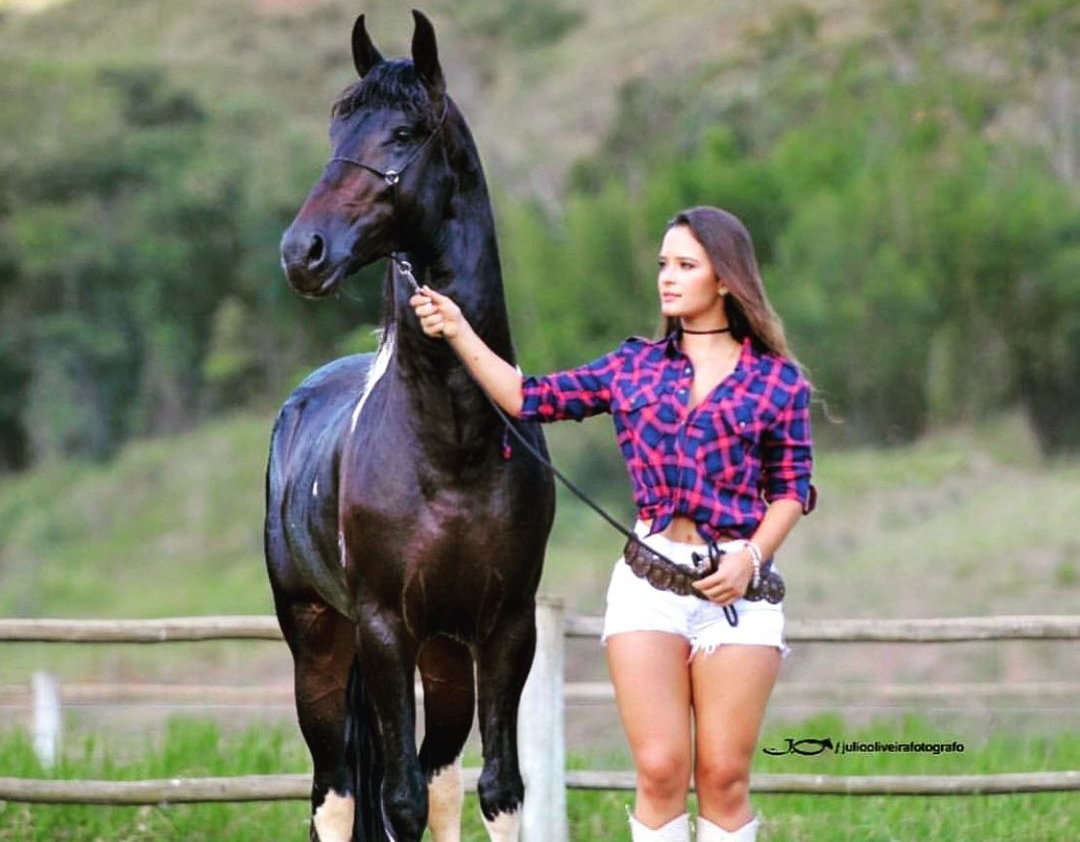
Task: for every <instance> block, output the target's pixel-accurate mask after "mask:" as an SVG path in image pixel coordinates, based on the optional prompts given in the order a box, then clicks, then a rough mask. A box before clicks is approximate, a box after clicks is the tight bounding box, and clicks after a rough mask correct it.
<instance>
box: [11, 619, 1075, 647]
mask: <svg viewBox="0 0 1080 842" xmlns="http://www.w3.org/2000/svg"><path fill="white" fill-rule="evenodd" d="M564 624H565V628H566V635H567V637H599V636H600V629H601V626H602V624H603V620H602V618H600V617H585V616H575V615H570V616H567V617H566V618H565V619H564ZM785 636H786V637H787V639H788V640H789V641H791V642H793V643H955V642H961V641H973V640H1078V639H1080V615H1068V614H1065V615H1057V616H1055V615H1033V616H1028V615H1015V616H1000V617H944V618H934V619H920V620H878V619H857V620H789V621H788V622H787V623H786V624H785ZM281 639H282V637H281V630H280V629H279V628H278V625H277V620H276V619H275V618H274V617H272V616H262V615H252V616H231V617H165V618H162V619H154V620H52V619H49V620H36V619H0V642H11V643H172V642H177V643H178V642H188V641H206V640H281Z"/></svg>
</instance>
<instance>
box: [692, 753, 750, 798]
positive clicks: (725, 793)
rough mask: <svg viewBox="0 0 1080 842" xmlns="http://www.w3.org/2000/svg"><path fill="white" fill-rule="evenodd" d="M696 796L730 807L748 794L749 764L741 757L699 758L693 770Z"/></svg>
mask: <svg viewBox="0 0 1080 842" xmlns="http://www.w3.org/2000/svg"><path fill="white" fill-rule="evenodd" d="M694 783H695V784H696V787H697V791H698V796H699V797H703V798H706V799H707V800H710V801H720V802H725V803H728V804H731V805H736V804H739V803H741V802H742V801H743V800H744V799H745V798H746V797H747V796H748V794H749V792H750V763H749V761H748V760H747V759H745V758H743V757H741V756H734V755H732V756H720V757H699V758H698V761H697V765H696V767H695V768H694Z"/></svg>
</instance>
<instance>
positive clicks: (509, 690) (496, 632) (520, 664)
mask: <svg viewBox="0 0 1080 842" xmlns="http://www.w3.org/2000/svg"><path fill="white" fill-rule="evenodd" d="M535 651H536V620H535V617H534V612H533V611H532V610H527V609H525V608H522V609H520V610H518V611H515V612H512V613H508V614H504V615H503V617H502V618H501V619H500V621H499V622H498V623H497V624H496V626H495V628H494V629H493V631H492V632H491V634H489V635H488V637H487V638H486V639H485V641H484V643H483V644H481V646H480V647H479V651H478V654H479V658H478V660H477V685H478V687H479V692H480V734H481V738H482V740H483V745H484V768H483V771H482V772H481V773H480V781H479V784H478V787H477V790H478V794H479V796H480V809H481V812H482V813H483V815H484V826H485V827H486V828H487V832H488V836H489V837H490V838H491V840H492V842H517V839H518V837H519V834H520V831H521V805H522V802H523V801H524V798H525V785H524V782H523V781H522V779H521V769H520V766H519V764H518V751H517V718H518V703H519V702H520V700H521V692H522V690H523V689H524V687H525V679H526V678H528V676H529V669H530V667H531V665H532V660H533V653H534V652H535Z"/></svg>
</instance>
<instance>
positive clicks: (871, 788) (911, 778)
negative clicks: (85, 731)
mask: <svg viewBox="0 0 1080 842" xmlns="http://www.w3.org/2000/svg"><path fill="white" fill-rule="evenodd" d="M479 772H480V770H479V769H463V770H462V779H463V781H464V785H465V788H466V789H472V788H474V787H475V786H476V780H477V778H478V776H479ZM566 785H567V787H568V788H570V789H583V790H589V789H591V790H633V789H634V773H633V772H623V771H610V772H602V771H587V770H579V771H569V772H567V773H566ZM750 789H751V790H752V791H753V792H755V793H768V794H774V795H790V794H807V793H812V794H817V795H1014V794H1017V793H1023V792H1072V791H1080V772H1025V773H1016V774H1001V775H781V774H757V775H753V776H751V779H750ZM310 797H311V776H310V775H302V774H301V775H242V776H238V777H231V778H166V779H161V780H147V781H86V780H82V781H68V780H36V779H31V778H4V777H0V801H20V802H27V803H36V804H100V805H113V806H143V805H154V804H208V803H220V802H239V801H306V800H308V798H310Z"/></svg>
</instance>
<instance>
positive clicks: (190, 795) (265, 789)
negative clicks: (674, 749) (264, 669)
mask: <svg viewBox="0 0 1080 842" xmlns="http://www.w3.org/2000/svg"><path fill="white" fill-rule="evenodd" d="M600 627H601V620H600V618H598V617H576V616H569V617H567V616H565V615H564V613H563V610H562V605H561V603H560V602H558V601H557V600H546V599H542V600H540V601H539V603H538V606H537V640H538V647H537V654H536V659H535V661H534V663H533V667H532V671H531V673H530V675H529V681H528V683H527V684H526V687H525V692H524V694H523V696H522V700H521V711H520V716H519V732H518V739H519V746H520V755H521V761H522V771H523V774H524V777H525V780H526V784H527V787H528V795H527V797H526V800H525V807H524V811H523V826H522V830H523V838H524V839H526V840H528V842H534V841H535V840H541V839H542V840H545V842H565V840H566V839H567V823H566V800H565V799H566V790H567V789H615V790H632V789H633V788H634V775H633V773H632V772H625V771H594V770H574V771H567V770H566V768H565V765H566V764H565V754H564V752H565V740H564V731H563V729H564V717H565V707H566V703H567V701H585V702H588V701H599V702H606V701H607V700H609V699H610V698H611V696H612V690H611V688H610V686H608V685H603V684H599V683H587V684H577V685H566V684H565V682H564V672H565V669H564V658H565V652H564V650H565V640H566V638H567V637H595V636H597V635H599V633H600ZM786 636H787V638H788V640H789V641H792V642H802V643H809V642H823V643H824V642H827V643H953V642H962V641H990V640H1078V639H1080V615H1065V616H1002V617H952V618H939V619H921V620H862V619H860V620H802V621H791V622H789V623H788V624H787V627H786ZM208 640H270V641H273V640H281V632H280V630H279V629H278V626H277V622H276V620H275V619H274V618H273V617H269V616H233V617H174V618H165V619H157V620H24V619H3V620H0V642H18V643H168V642H180V641H208ZM45 683H46V682H38V683H37V684H36V685H35V697H36V698H35V706H36V708H37V707H39V706H41V707H56V706H58V704H59V701H60V694H61V692H62V691H61V690H59V689H57V688H55V686H54V687H52V689H49V690H48V692H45V690H44V689H43V688H44V685H45ZM1077 687H1078V685H1077V684H1076V683H1075V682H1045V683H1043V684H1040V685H1034V687H1033V688H1032V689H1029V690H1028V691H1027V695H1028V696H1038V697H1040V698H1041V697H1044V696H1045V695H1047V694H1057V695H1070V694H1073V695H1075V694H1076V692H1077ZM2 689H4V688H0V690H2ZM205 689H206V688H198V690H197V691H194V692H199V691H201V690H205ZM792 689H793V688H792ZM792 689H789V688H787V687H785V685H783V684H781V685H780V686H779V688H778V690H777V692H778V693H780V694H783V693H790V692H792ZM819 689H820V688H819ZM831 689H833V690H835V688H831ZM844 689H848V688H844ZM850 689H851V692H853V693H858V694H860V696H861V697H865V694H866V692H867V689H868V688H866V687H863V686H860V687H858V688H855V687H852V688H850ZM912 689H915V688H905V687H903V686H902V685H885V686H881V687H877V688H875V689H874V691H873V692H875V693H876V694H878V695H879V696H890V695H891V696H892V697H897V696H901V695H904V694H905V693H906V694H907V695H908V696H909V697H910V696H911V695H913V694H912V693H911V690H912ZM160 690H161V688H160V685H159V686H155V687H152V688H148V687H146V686H142V687H141V689H131V690H129V691H128V693H129V697H130V698H140V697H141V698H149V697H151V696H152V694H154V693H156V692H159V691H160ZM918 690H919V692H920V693H921V694H922V695H923V696H924V697H926V696H930V695H934V694H938V695H945V696H962V697H964V698H974V697H976V696H981V697H984V698H985V697H988V696H991V695H993V694H996V693H1000V692H1002V688H1001V686H1000V685H986V684H983V685H963V684H946V685H929V686H923V687H921V688H918ZM66 692H67V694H68V699H69V701H70V700H72V698H73V697H74V698H79V691H78V690H77V689H76V688H69V689H68V690H67V691H66ZM105 692H106V691H104V690H102V689H101V687H100V686H98V687H96V688H95V689H93V690H88V689H85V688H84V689H83V690H82V695H81V698H82V699H83V700H84V701H86V700H89V699H93V698H95V694H97V696H96V698H101V697H102V696H103V695H104V694H105ZM165 692H168V693H170V694H172V698H180V697H182V698H185V699H186V700H188V701H195V699H194V698H193V696H192V692H193V691H192V690H191V689H190V688H188V689H182V690H175V691H174V690H170V691H165ZM222 692H223V693H224V694H225V695H226V696H229V694H232V695H231V697H229V698H231V699H232V700H235V699H237V698H239V697H241V696H242V695H243V694H244V693H245V692H248V691H247V689H246V688H243V689H241V688H229V689H227V690H223V691H222ZM259 692H262V693H264V692H265V691H263V690H262V689H261V688H260V690H259ZM277 692H278V695H281V696H282V699H283V700H285V701H287V699H288V696H289V695H291V693H288V690H287V688H286V689H285V691H284V692H283V691H282V689H281V688H278V691H277ZM39 696H50V698H49V699H46V701H45V703H44V704H42V702H41V700H40V699H39V698H37V697H39ZM3 698H4V696H3V694H2V693H0V701H2V699H3ZM262 698H263V699H265V698H266V696H265V695H263V696H262ZM201 701H202V703H203V704H212V703H213V702H212V701H211V699H210V696H209V694H203V695H202V696H201ZM226 703H227V702H226ZM37 736H39V735H37V734H35V738H37ZM477 772H478V770H476V769H466V770H464V773H465V774H464V777H465V781H466V785H468V786H472V785H473V784H474V783H475V781H476V776H477ZM309 787H310V778H309V777H308V776H307V775H253V776H243V777H234V778H175V779H168V780H158V781H69V780H35V779H27V778H0V800H6V801H27V802H37V803H76V804H162V803H193V802H207V801H273V800H306V799H307V798H308V797H309ZM750 787H751V789H752V790H753V791H755V792H759V793H816V794H833V795H975V794H979V795H988V794H1006V793H1019V792H1064V791H1080V771H1060V772H1021V773H1011V774H998V775H902V776H900V775H867V776H855V777H850V776H828V775H778V774H759V775H754V776H752V778H751V781H750Z"/></svg>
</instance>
